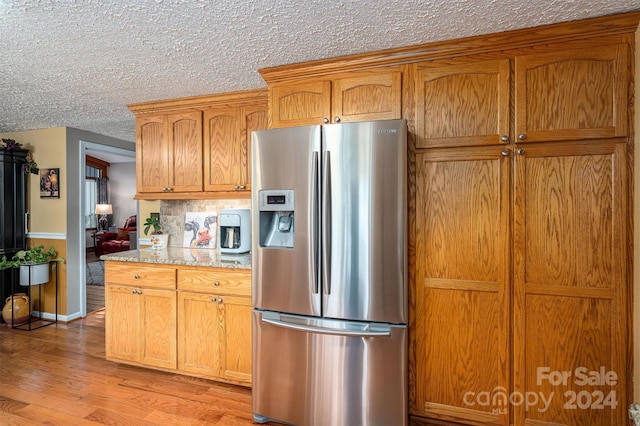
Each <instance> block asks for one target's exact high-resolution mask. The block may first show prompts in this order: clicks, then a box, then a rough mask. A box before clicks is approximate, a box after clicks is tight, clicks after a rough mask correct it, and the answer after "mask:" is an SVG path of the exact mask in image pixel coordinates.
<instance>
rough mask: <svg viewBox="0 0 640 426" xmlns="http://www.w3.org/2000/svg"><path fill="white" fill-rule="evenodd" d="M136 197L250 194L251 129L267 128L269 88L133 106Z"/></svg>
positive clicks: (153, 198) (223, 196)
mask: <svg viewBox="0 0 640 426" xmlns="http://www.w3.org/2000/svg"><path fill="white" fill-rule="evenodd" d="M129 109H130V110H131V111H132V112H133V113H134V114H135V116H136V146H137V147H136V179H137V181H136V185H137V194H136V196H135V198H136V199H148V200H158V199H164V200H180V199H182V200H188V199H212V198H226V199H228V198H248V197H250V195H251V192H250V190H251V132H252V131H254V130H262V129H266V128H267V126H268V120H267V109H268V108H267V91H266V90H265V89H259V90H245V91H238V92H228V93H220V94H214V95H203V96H194V97H190V98H180V99H170V100H165V101H153V102H145V103H140V104H131V105H129Z"/></svg>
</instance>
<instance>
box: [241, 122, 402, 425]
mask: <svg viewBox="0 0 640 426" xmlns="http://www.w3.org/2000/svg"><path fill="white" fill-rule="evenodd" d="M251 136H252V137H251V139H252V167H253V168H252V172H253V181H252V191H253V192H252V208H253V209H252V210H253V216H252V229H253V230H254V231H253V232H252V235H253V241H252V302H253V307H254V310H253V330H252V339H253V412H254V420H255V421H256V422H258V423H264V422H266V421H277V422H283V423H288V424H295V425H301V426H302V425H314V426H316V425H318V426H323V425H327V426H339V425H348V426H356V425H367V426H371V425H385V426H386V425H404V424H407V421H408V420H407V392H408V391H407V386H408V385H407V376H408V372H407V329H406V323H407V240H406V238H407V237H406V235H407V230H406V228H407V223H406V216H407V201H406V188H407V186H406V174H407V173H406V161H407V160H406V151H407V125H406V122H405V121H404V120H385V121H375V122H363V123H345V124H329V125H324V126H319V125H318V126H305V127H295V128H287V129H273V130H264V131H257V132H253V133H252V135H251Z"/></svg>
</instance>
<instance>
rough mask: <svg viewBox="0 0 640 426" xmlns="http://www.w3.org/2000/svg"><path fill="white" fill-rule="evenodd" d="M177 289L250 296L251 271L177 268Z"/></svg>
mask: <svg viewBox="0 0 640 426" xmlns="http://www.w3.org/2000/svg"><path fill="white" fill-rule="evenodd" d="M178 290H184V291H197V292H206V293H212V292H213V293H223V294H237V295H242V296H250V295H251V273H249V272H237V271H229V272H227V271H219V270H213V271H203V270H178Z"/></svg>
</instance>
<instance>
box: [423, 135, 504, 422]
mask: <svg viewBox="0 0 640 426" xmlns="http://www.w3.org/2000/svg"><path fill="white" fill-rule="evenodd" d="M417 166H418V170H417V181H418V185H417V188H416V190H417V196H416V198H417V200H416V208H417V216H416V231H417V235H416V242H417V247H416V252H417V253H418V256H417V259H416V292H415V301H414V303H415V315H416V320H415V321H416V326H415V328H414V330H413V332H414V333H415V334H416V343H415V354H416V355H415V369H414V370H415V374H416V377H417V378H418V379H417V380H416V385H415V386H416V388H415V405H416V407H415V409H416V410H417V411H418V412H420V413H422V414H423V415H428V416H433V417H438V416H442V415H447V416H453V417H455V418H458V419H465V420H467V421H470V420H471V421H475V422H479V423H481V424H486V423H491V424H509V411H508V407H507V408H506V409H505V410H504V411H502V410H498V409H496V407H494V406H490V405H481V404H478V401H477V400H476V399H475V398H476V396H477V395H478V394H480V393H481V392H491V391H493V390H495V389H505V390H507V389H509V388H510V385H509V377H510V363H509V342H510V333H511V327H510V323H509V306H510V288H509V266H508V254H509V245H508V239H509V226H508V222H509V183H510V178H509V171H510V166H509V161H508V157H505V156H503V155H502V154H501V148H500V147H488V148H483V147H478V148H465V149H457V150H456V149H444V150H442V149H438V150H429V151H427V152H424V153H420V154H419V155H418V156H417ZM462 182H464V184H461V183H462Z"/></svg>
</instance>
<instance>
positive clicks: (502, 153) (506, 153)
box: [500, 149, 509, 157]
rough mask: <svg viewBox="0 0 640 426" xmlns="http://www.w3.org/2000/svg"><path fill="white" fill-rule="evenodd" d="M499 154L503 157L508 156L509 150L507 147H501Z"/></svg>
mask: <svg viewBox="0 0 640 426" xmlns="http://www.w3.org/2000/svg"><path fill="white" fill-rule="evenodd" d="M500 155H502V156H503V157H508V156H509V150H508V149H503V150H502V151H501V152H500Z"/></svg>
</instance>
